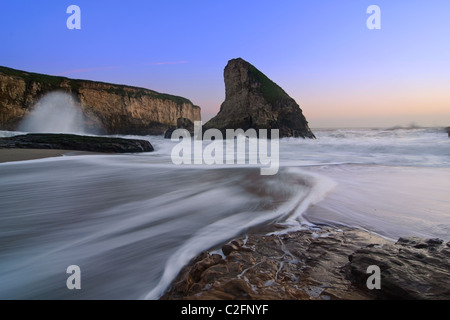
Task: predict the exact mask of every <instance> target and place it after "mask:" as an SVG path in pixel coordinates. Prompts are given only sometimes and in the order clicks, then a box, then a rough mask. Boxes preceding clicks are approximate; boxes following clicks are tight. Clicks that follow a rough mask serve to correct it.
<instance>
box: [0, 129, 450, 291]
mask: <svg viewBox="0 0 450 320" xmlns="http://www.w3.org/2000/svg"><path fill="white" fill-rule="evenodd" d="M315 135H316V136H317V140H315V141H309V140H303V139H282V140H281V141H280V168H279V172H278V173H277V174H276V175H272V176H263V175H261V174H260V167H259V166H254V165H249V164H242V165H207V164H199V165H175V164H173V163H172V161H171V151H172V149H173V148H174V146H175V145H176V144H177V142H176V141H175V142H174V141H171V140H170V139H164V138H163V137H160V136H139V138H141V139H147V140H148V141H150V142H151V143H152V145H153V146H154V149H155V150H154V151H153V152H150V153H141V154H84V155H80V156H75V157H72V156H56V157H50V158H45V159H42V160H38V161H15V162H4V163H2V164H1V165H0V193H1V194H2V197H3V200H2V214H1V215H0V243H1V245H0V270H2V272H1V273H0V282H1V283H3V286H2V288H0V298H3V299H68V300H71V299H152V300H156V299H160V298H161V297H168V296H165V294H166V292H168V290H171V288H173V285H174V284H175V283H176V281H177V279H179V278H177V277H178V276H179V275H180V272H181V271H182V269H183V268H184V267H186V266H188V268H189V266H190V263H191V262H192V261H196V259H200V260H199V261H203V260H204V257H205V254H206V252H208V255H209V253H211V252H215V253H213V255H212V256H213V258H211V259H212V260H211V261H212V262H211V261H208V259H206V260H205V262H207V263H206V265H210V267H208V268H205V269H204V271H206V273H205V274H204V275H203V274H202V273H201V274H200V278H199V279H200V282H199V285H197V286H194V288H193V289H195V288H197V289H198V288H199V287H200V286H201V285H200V284H205V286H206V287H207V288H209V287H210V286H209V285H208V284H211V288H216V289H217V288H218V287H217V286H215V285H214V282H206V281H205V279H209V280H211V281H212V280H213V279H215V278H214V277H216V279H224V278H223V277H227V274H226V272H222V273H220V272H219V271H220V270H222V271H224V270H226V268H225V267H224V265H225V266H227V263H228V262H231V264H230V266H233V265H236V264H235V262H236V261H238V264H237V265H241V262H239V259H241V258H239V255H240V254H242V253H245V254H250V253H252V252H250V251H246V249H247V247H249V248H252V247H253V245H255V249H256V252H257V253H258V255H256V256H255V257H254V259H253V258H252V256H251V255H249V256H246V257H244V258H245V259H246V260H245V259H244V260H242V267H243V269H237V268H236V269H235V270H236V274H235V278H236V277H237V276H238V275H241V273H243V272H244V271H245V270H247V269H248V270H247V271H245V272H244V273H243V274H242V275H241V279H240V280H242V281H244V282H245V283H247V282H246V281H245V279H244V276H247V279H248V280H249V281H250V283H251V284H253V285H257V286H258V285H259V286H261V285H263V286H261V288H262V289H261V290H259V291H260V292H263V291H264V290H268V292H269V293H270V290H272V289H274V288H275V289H277V288H278V286H277V285H276V283H279V282H277V281H279V280H280V279H284V278H286V277H287V278H286V279H285V280H286V281H285V282H284V284H283V285H285V286H287V287H290V286H292V287H293V288H294V287H295V286H296V285H297V286H298V285H299V284H298V283H297V282H298V281H297V282H295V280H290V279H291V278H290V275H291V274H292V275H293V277H292V279H295V278H296V277H297V279H306V278H304V277H305V276H306V275H305V274H299V273H298V270H297V269H299V270H302V268H301V266H304V267H312V266H313V265H311V264H308V259H307V258H308V256H311V258H314V255H312V254H309V255H305V254H303V253H302V252H304V250H306V252H321V251H320V250H319V251H317V250H318V249H320V248H321V241H323V242H324V243H322V244H323V246H322V247H324V246H325V247H326V246H329V250H327V252H329V253H328V254H325V255H320V254H319V258H320V257H323V258H324V259H323V260H320V259H315V260H314V259H312V260H310V261H311V262H313V261H317V262H318V263H317V264H316V265H317V266H320V265H322V263H323V265H322V267H320V270H322V271H324V272H325V271H327V272H330V273H331V274H333V270H339V268H338V269H336V268H335V267H334V266H338V265H339V266H344V265H346V264H348V262H349V255H353V254H356V253H357V252H358V250H361V249H364V250H369V249H370V250H373V249H377V247H376V246H373V247H367V246H370V245H377V244H379V241H378V240H377V239H378V238H382V239H384V240H386V241H388V242H389V243H391V244H395V243H397V242H398V240H399V239H400V238H409V237H419V238H422V239H436V238H440V239H442V240H443V242H442V243H441V244H440V245H439V247H436V246H434V245H433V243H434V242H433V243H431V244H428V243H426V242H425V243H424V244H422V242H417V244H416V246H419V247H422V248H423V250H425V251H424V253H426V254H423V255H424V256H427V255H428V251H430V252H431V251H432V250H431V249H433V248H434V249H436V248H437V249H436V252H438V253H439V254H441V252H442V248H445V246H446V243H447V242H448V241H450V238H449V234H450V232H449V227H450V216H449V214H448V212H449V208H450V203H449V200H448V196H447V192H446V191H447V190H448V189H449V187H450V185H449V181H450V169H449V167H450V164H449V154H448V138H447V135H446V134H445V132H444V135H443V134H442V130H440V129H414V130H370V129H369V130H367V129H366V130H363V129H361V130H349V129H342V130H315ZM131 138H133V136H131ZM134 138H136V136H134ZM206 146H207V144H206V143H205V145H204V147H206ZM6 151H11V150H6ZM24 152H25V153H26V152H27V151H24ZM31 153H35V151H32V152H31ZM35 154H36V153H35ZM326 228H330V232H329V231H326V230H327V229H326ZM347 228H348V230H350V231H349V232H339V229H340V230H347ZM262 230H264V232H262ZM352 230H353V231H352ZM275 231H283V235H281V234H279V235H275V234H273V235H270V233H273V232H275ZM356 231H358V232H359V231H362V232H365V233H366V234H367V235H370V237H371V239H372V240H371V241H356V240H355V239H356V238H354V237H352V236H351V235H352V234H354V233H353V232H356ZM327 233H329V235H327ZM357 234H358V233H357ZM343 235H346V236H349V237H347V238H345V237H343ZM247 237H248V239H247ZM233 239H234V240H236V241H237V243H238V245H237V249H232V250H230V251H229V254H228V255H226V257H227V258H223V257H222V256H221V254H220V252H216V251H219V250H222V253H225V252H223V247H224V246H225V245H226V244H227V243H228V242H230V241H233ZM245 239H247V242H246V244H245V245H240V244H239V243H241V242H242V241H244V240H245ZM280 239H281V240H280ZM280 241H281V242H280ZM294 243H300V244H303V245H304V246H306V247H304V248H303V249H301V248H298V250H297V251H295V250H294V248H293V247H292V245H293V244H294ZM281 244H284V245H286V247H284V246H283V245H281ZM309 244H311V246H310V245H309ZM342 244H344V245H343V246H342ZM280 245H281V246H280ZM402 246H404V244H402ZM231 247H233V246H231ZM233 248H234V247H233ZM239 248H243V250H241V249H239ZM265 248H268V249H267V250H266V249H265ZM308 248H309V249H308ZM367 248H369V249H367ZM395 248H396V247H390V246H387V247H386V250H387V251H386V252H387V253H389V255H390V254H391V253H392V252H391V251H393V252H398V251H399V250H398V249H395ZM429 248H430V250H429ZM283 249H287V251H286V253H284V252H283ZM406 249H408V250H410V249H409V248H406ZM416 249H418V248H413V249H411V250H412V251H411V252H414V253H415V254H417V255H419V256H420V255H421V254H420V252H417V251H415V250H416ZM434 249H433V250H434ZM280 250H281V251H280ZM383 250H384V249H383ZM225 251H227V250H225ZM289 252H290V253H291V254H292V256H291V255H289ZM324 253H325V252H324ZM387 253H386V254H387ZM444 253H445V250H444ZM379 254H380V255H378V253H376V252H375V253H372V252H371V257H373V258H374V259H375V260H376V259H378V260H377V261H378V262H377V261H374V260H372V263H373V264H374V265H377V264H380V265H382V263H381V262H382V261H383V258H381V257H383V255H384V253H383V252H381V253H379ZM216 255H217V256H218V257H220V259H219V258H218V257H217V256H216ZM236 255H237V256H236ZM358 255H359V253H358V254H357V255H355V260H354V261H357V260H358V259H357V257H358ZM233 257H235V258H236V259H237V260H232V258H233ZM280 257H284V258H282V259H281V260H280ZM327 257H329V258H330V259H329V260H328V259H327ZM338 257H339V258H338ZM227 259H228V260H227ZM233 259H234V258H233ZM258 259H259V260H258ZM264 259H266V260H268V261H269V262H270V263H269V264H270V265H271V266H272V267H275V268H276V269H270V270H272V271H270V272H269V269H268V270H267V271H268V274H267V277H269V278H270V277H272V278H273V279H269V278H267V279H266V278H261V279H264V282H259V283H254V282H253V280H251V279H250V278H251V275H252V272H253V271H255V272H256V271H258V270H260V269H259V267H260V266H263V265H264V263H262V261H264ZM305 259H306V260H305ZM398 259H402V258H401V257H400V258H397V257H395V256H393V258H392V259H390V258H389V260H392V261H400V263H404V262H402V261H403V260H398ZM231 260H232V261H231ZM409 260H411V261H414V259H412V258H411V259H409ZM199 261H197V262H199ZM245 261H250V262H251V261H255V265H256V264H257V263H259V262H260V261H261V263H260V264H258V266H257V267H253V265H252V264H246V262H245ZM294 261H295V263H293V262H294ZM435 261H441V260H440V259H437V258H436V259H435ZM331 262H333V263H334V264H333V263H332V264H330V265H329V266H327V264H328V263H331ZM281 263H282V265H283V268H280V266H281ZM71 265H77V266H79V267H80V269H81V272H82V283H83V284H82V285H83V289H82V290H78V291H77V292H75V291H71V290H67V287H66V280H67V276H66V273H65V272H66V269H67V267H68V266H71ZM199 265H203V266H205V264H204V263H201V264H199ZM216 265H217V266H216ZM284 267H286V269H284ZM211 268H212V269H211ZM221 268H222V269H221ZM227 268H228V267H227ZM249 268H250V269H249ZM346 268H350V274H353V275H354V276H358V273H357V272H356V271H355V272H356V273H352V272H351V270H352V266H351V265H349V266H348V267H346ZM209 269H211V270H209ZM362 269H364V268H363V267H359V269H356V270H362ZM208 270H209V271H208ZM273 270H275V273H273ZM277 270H279V271H278V273H277ZM296 270H297V271H296ZM317 270H319V269H317ZM424 270H425V269H424ZM213 271H214V272H215V273H214V277H212V275H213ZM291 271H293V272H291ZM324 272H322V273H317V274H325V273H324ZM277 274H278V275H279V276H280V278H279V277H278V276H276V277H275V275H277ZM364 274H365V273H364ZM409 274H411V273H409ZM256 275H257V274H256ZM281 275H283V277H281ZM436 275H439V273H436ZM203 276H208V277H206V278H203ZM366 277H367V276H366ZM311 279H316V280H317V279H318V278H317V277H316V278H311ZM439 279H441V278H439ZM230 280H231V279H230ZM235 280H236V279H235ZM271 280H273V281H274V282H273V285H271V282H270V281H271ZM319 280H320V279H319ZM174 281H175V282H174ZM204 281H205V282H204ZM242 281H235V283H236V282H237V284H238V285H239V286H241V285H244V283H243V282H242ZM261 281H262V280H261ZM347 281H349V280H348V279H347V278H341V280H339V281H338V282H339V283H347V284H349V282H347ZM219 282H220V280H219ZM441 282H442V281H441ZM302 283H303V282H302ZM304 283H308V286H305V287H302V288H301V290H299V291H296V292H297V293H294V292H293V293H292V295H291V296H289V295H286V296H282V295H279V297H280V298H282V297H283V298H286V299H291V298H294V297H297V298H302V297H303V298H307V299H309V298H310V295H309V294H308V292H309V293H311V292H310V291H309V290H312V292H313V293H312V294H313V296H314V295H317V293H314V292H316V291H317V290H319V289H317V288H315V287H319V288H321V289H324V290H323V291H321V293H320V294H319V295H317V298H318V299H327V298H328V297H330V299H336V298H342V299H346V297H347V298H348V299H350V298H351V297H352V296H350V295H347V296H345V295H344V293H345V292H349V291H348V290H347V289H343V290H342V295H341V296H339V295H338V293H337V291H339V290H338V289H336V290H334V291H333V290H332V289H331V288H322V287H320V284H318V283H312V282H307V281H306V282H304ZM351 283H352V282H350V284H351ZM443 283H445V279H444V282H443ZM247 284H248V283H247ZM248 285H250V284H248ZM266 285H267V289H264V288H265V286H266ZM279 285H280V288H281V287H282V286H281V284H280V283H279ZM352 285H353V284H352ZM274 286H275V287H274ZM310 286H311V288H309V287H310ZM201 287H202V288H204V286H201ZM241 287H242V286H241ZM350 287H351V286H350ZM242 288H244V289H245V288H247V289H248V288H250V289H253V287H252V285H250V287H245V286H244V287H242ZM270 288H272V289H270ZM335 288H338V287H335ZM197 289H195V290H197ZM247 289H245V290H247ZM195 290H194V291H188V292H186V295H185V297H195V295H196V294H197V293H199V292H198V291H195ZM217 290H219V291H218V292H220V289H217ZM305 290H306V291H305ZM319 291H320V290H319ZM246 292H247V294H252V295H253V294H254V293H252V292H250V291H246ZM275 292H278V291H275ZM278 293H279V292H278ZM267 294H268V293H267ZM305 294H306V295H305ZM363 296H364V297H367V296H366V295H365V293H364V294H363V295H362V296H361V297H363ZM172 297H178V298H182V297H183V295H180V294H179V293H178V295H175V296H172ZM261 297H262V296H261ZM354 297H356V296H354ZM414 297H417V296H416V295H414ZM236 298H243V297H242V296H238V295H237V296H236ZM367 298H369V297H367Z"/></svg>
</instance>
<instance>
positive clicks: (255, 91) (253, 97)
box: [203, 58, 315, 138]
mask: <svg viewBox="0 0 450 320" xmlns="http://www.w3.org/2000/svg"><path fill="white" fill-rule="evenodd" d="M224 78H225V101H224V102H223V103H222V105H221V107H220V111H219V113H218V114H217V115H216V116H215V117H214V118H212V119H211V120H209V121H208V122H207V123H205V125H204V126H203V129H204V130H207V129H211V128H216V129H219V130H220V131H221V132H222V134H223V135H224V136H225V132H226V129H243V130H247V129H250V128H253V129H256V130H257V131H258V130H259V129H279V134H280V137H303V138H315V137H314V134H313V133H312V132H311V130H310V129H309V127H308V122H307V121H306V119H305V117H304V116H303V113H302V110H301V109H300V107H299V105H298V104H297V103H296V102H295V100H294V99H292V98H291V97H290V96H289V95H288V94H287V93H286V92H285V91H284V90H283V89H282V88H280V87H279V86H278V85H277V84H276V83H274V82H273V81H272V80H270V79H269V78H268V77H267V76H265V75H264V74H263V73H262V72H261V71H259V70H258V69H256V68H255V67H254V66H253V65H251V64H250V63H248V62H247V61H245V60H243V59H241V58H238V59H233V60H230V61H229V62H228V64H227V66H226V67H225V71H224ZM268 133H269V134H270V131H269V132H268Z"/></svg>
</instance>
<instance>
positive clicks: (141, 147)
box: [0, 133, 153, 153]
mask: <svg viewBox="0 0 450 320" xmlns="http://www.w3.org/2000/svg"><path fill="white" fill-rule="evenodd" d="M2 148H27V149H60V150H77V151H91V152H105V153H136V152H151V151H153V146H152V145H151V143H150V142H148V141H146V140H136V139H122V138H110V137H98V136H79V135H74V134H40V133H30V134H26V135H20V136H14V137H8V138H1V139H0V149H2Z"/></svg>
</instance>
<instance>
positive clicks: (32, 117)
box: [18, 91, 86, 134]
mask: <svg viewBox="0 0 450 320" xmlns="http://www.w3.org/2000/svg"><path fill="white" fill-rule="evenodd" d="M18 129H19V131H23V132H36V133H78V134H84V133H86V129H85V126H84V117H83V113H82V111H81V106H80V104H79V103H78V102H77V101H76V98H75V97H74V96H72V95H71V94H68V93H65V92H60V91H56V92H51V93H48V94H46V95H44V96H43V97H42V98H41V99H39V101H38V102H37V103H36V104H35V105H34V106H33V111H32V112H31V113H30V114H29V115H28V116H26V117H25V118H24V119H23V120H22V122H21V123H20V125H19V128H18Z"/></svg>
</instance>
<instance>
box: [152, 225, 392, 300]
mask: <svg viewBox="0 0 450 320" xmlns="http://www.w3.org/2000/svg"><path fill="white" fill-rule="evenodd" d="M369 243H378V244H384V243H387V241H386V240H384V239H382V238H379V237H376V236H373V235H371V234H369V233H367V232H362V231H358V230H354V229H349V228H345V229H342V230H337V229H332V228H325V227H324V228H322V229H321V230H320V229H315V230H313V229H311V230H304V231H300V232H294V233H288V234H284V235H265V234H253V235H250V236H249V237H248V239H242V238H241V239H235V240H232V241H230V242H229V243H227V244H225V245H224V246H223V247H222V248H221V249H222V253H223V254H224V255H225V257H224V258H222V257H221V256H220V255H219V254H212V253H209V252H204V253H202V254H201V255H200V256H198V257H197V258H196V259H194V260H193V261H192V262H191V263H190V264H189V265H188V266H186V267H185V268H184V269H183V270H182V271H181V272H180V274H179V275H178V277H177V278H176V279H175V281H174V282H173V284H172V286H171V288H169V290H168V291H167V292H166V293H165V294H164V295H163V296H162V298H161V299H187V300H197V299H208V300H209V299H212V300H215V299H226V300H231V299H237V300H247V299H249V300H298V299H299V300H310V299H311V300H315V299H317V300H322V299H358V300H360V299H373V295H372V294H371V293H370V292H366V291H364V290H361V289H359V288H358V287H356V286H355V285H353V283H352V282H351V281H350V280H349V279H348V278H347V273H346V271H345V265H346V264H347V263H348V256H349V255H350V254H351V253H353V252H354V251H355V250H357V249H359V248H361V247H362V246H364V245H367V244H369Z"/></svg>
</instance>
